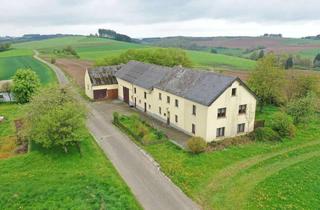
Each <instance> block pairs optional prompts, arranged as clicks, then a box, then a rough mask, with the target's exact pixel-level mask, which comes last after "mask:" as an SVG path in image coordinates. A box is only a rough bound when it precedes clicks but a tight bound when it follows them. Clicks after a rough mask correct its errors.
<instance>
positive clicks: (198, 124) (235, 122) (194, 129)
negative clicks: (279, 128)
mask: <svg viewBox="0 0 320 210" xmlns="http://www.w3.org/2000/svg"><path fill="white" fill-rule="evenodd" d="M117 81H118V97H119V99H120V100H123V99H124V96H123V88H128V90H129V104H130V105H131V106H135V107H136V108H138V109H139V110H141V111H145V112H146V113H148V114H150V115H152V116H153V117H155V118H157V119H159V120H161V121H163V122H165V123H168V124H170V126H172V127H174V128H176V129H179V130H181V131H183V132H185V133H187V134H189V135H192V136H200V137H202V138H204V139H205V140H206V141H207V142H210V141H217V140H220V139H223V138H226V137H234V136H237V135H243V134H245V133H248V132H251V131H253V129H254V119H255V111H256V98H255V96H254V95H253V94H252V93H251V92H250V91H249V90H248V89H247V87H245V86H244V85H243V84H242V83H241V82H240V81H239V80H235V81H234V82H233V83H232V85H231V86H229V87H228V88H227V89H226V90H225V91H224V92H223V93H222V94H221V95H220V96H219V97H218V98H217V99H216V100H215V101H214V102H213V103H212V104H211V105H210V106H205V105H202V104H199V103H196V102H193V101H190V100H188V99H185V98H182V97H179V96H176V95H173V94H171V93H168V92H165V91H162V90H159V89H157V88H154V89H153V90H147V89H144V88H142V87H139V86H136V85H134V84H131V83H129V82H127V81H124V80H122V79H119V78H117ZM232 89H235V95H232ZM204 91H209V90H204ZM240 105H245V106H246V109H245V113H240V114H239V107H240ZM223 108H225V109H226V112H225V116H222V117H218V109H223ZM239 127H240V128H239ZM219 128H220V129H219ZM217 129H219V131H220V132H218V130H217ZM222 129H223V131H222ZM218 133H219V134H220V136H219V135H217V134H218Z"/></svg>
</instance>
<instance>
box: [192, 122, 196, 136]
mask: <svg viewBox="0 0 320 210" xmlns="http://www.w3.org/2000/svg"><path fill="white" fill-rule="evenodd" d="M192 133H193V134H196V125H195V124H192Z"/></svg>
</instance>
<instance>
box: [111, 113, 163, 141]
mask: <svg viewBox="0 0 320 210" xmlns="http://www.w3.org/2000/svg"><path fill="white" fill-rule="evenodd" d="M113 123H114V124H115V125H116V126H118V127H119V128H121V129H122V130H124V131H125V132H126V133H127V134H129V135H130V136H132V137H133V138H134V139H135V140H136V141H138V142H140V143H141V144H143V145H149V144H159V143H163V142H164V141H167V140H168V139H167V137H166V136H165V135H164V133H163V132H161V131H158V130H157V129H155V128H153V127H151V126H150V125H149V124H148V123H146V122H145V121H143V120H142V119H141V118H140V117H139V116H138V115H131V116H126V115H119V114H118V113H117V112H115V113H113Z"/></svg>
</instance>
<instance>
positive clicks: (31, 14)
mask: <svg viewBox="0 0 320 210" xmlns="http://www.w3.org/2000/svg"><path fill="white" fill-rule="evenodd" d="M319 9H320V1H319V0H121V1H120V0H0V11H1V12H0V36H5V35H10V36H20V35H23V34H30V33H40V34H56V33H63V34H83V35H88V34H90V33H92V34H94V33H96V32H97V30H98V28H107V29H113V30H115V31H117V32H118V33H123V34H127V35H129V36H131V37H135V38H143V37H165V36H178V35H184V36H259V35H262V34H264V33H281V34H283V36H285V37H303V36H309V35H317V34H320V27H319V25H320V12H319Z"/></svg>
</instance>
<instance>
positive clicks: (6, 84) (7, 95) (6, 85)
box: [0, 80, 13, 102]
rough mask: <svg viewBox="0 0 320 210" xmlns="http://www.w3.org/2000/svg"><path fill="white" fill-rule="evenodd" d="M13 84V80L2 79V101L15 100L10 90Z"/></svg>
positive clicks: (0, 89)
mask: <svg viewBox="0 0 320 210" xmlns="http://www.w3.org/2000/svg"><path fill="white" fill-rule="evenodd" d="M11 85H12V80H1V81H0V102H10V101H13V95H12V93H11V92H10V86H11Z"/></svg>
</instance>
